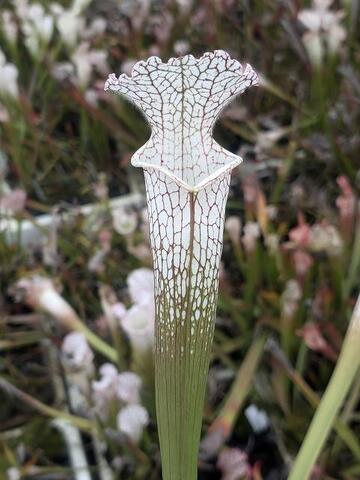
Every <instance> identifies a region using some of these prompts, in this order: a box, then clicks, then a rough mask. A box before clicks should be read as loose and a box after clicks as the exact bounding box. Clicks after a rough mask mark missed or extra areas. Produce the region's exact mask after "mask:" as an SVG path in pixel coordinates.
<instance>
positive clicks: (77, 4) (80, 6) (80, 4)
mask: <svg viewBox="0 0 360 480" xmlns="http://www.w3.org/2000/svg"><path fill="white" fill-rule="evenodd" d="M91 2H92V0H74V1H73V4H72V8H73V10H74V11H75V12H77V13H81V12H83V11H84V10H85V9H86V8H87V7H88V6H89V5H90V3H91Z"/></svg>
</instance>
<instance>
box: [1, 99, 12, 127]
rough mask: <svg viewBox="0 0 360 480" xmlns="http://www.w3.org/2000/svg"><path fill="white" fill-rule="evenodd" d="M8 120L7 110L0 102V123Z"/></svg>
mask: <svg viewBox="0 0 360 480" xmlns="http://www.w3.org/2000/svg"><path fill="white" fill-rule="evenodd" d="M9 120H10V115H9V112H8V111H7V110H6V108H5V107H4V106H3V105H1V104H0V123H7V122H9Z"/></svg>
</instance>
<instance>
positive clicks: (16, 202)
mask: <svg viewBox="0 0 360 480" xmlns="http://www.w3.org/2000/svg"><path fill="white" fill-rule="evenodd" d="M25 202H26V192H24V190H21V189H20V188H15V189H14V190H10V192H8V193H5V194H2V193H0V214H1V215H12V214H14V213H17V212H21V211H22V210H23V209H24V207H25Z"/></svg>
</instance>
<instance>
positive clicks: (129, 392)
mask: <svg viewBox="0 0 360 480" xmlns="http://www.w3.org/2000/svg"><path fill="white" fill-rule="evenodd" d="M141 387H142V381H141V378H140V377H139V375H136V373H133V372H122V373H120V374H119V375H118V376H117V379H116V396H117V398H118V399H119V400H120V401H122V402H124V403H126V404H138V403H140V390H141Z"/></svg>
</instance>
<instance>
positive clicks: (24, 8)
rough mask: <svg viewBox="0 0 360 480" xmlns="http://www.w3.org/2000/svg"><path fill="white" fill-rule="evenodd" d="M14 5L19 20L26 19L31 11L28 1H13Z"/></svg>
mask: <svg viewBox="0 0 360 480" xmlns="http://www.w3.org/2000/svg"><path fill="white" fill-rule="evenodd" d="M12 3H13V5H14V8H15V11H16V15H17V16H18V17H19V18H24V17H26V15H27V12H28V9H29V5H28V0H12Z"/></svg>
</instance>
